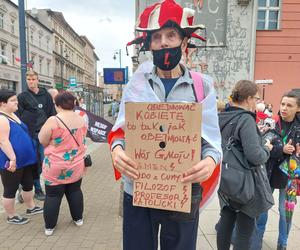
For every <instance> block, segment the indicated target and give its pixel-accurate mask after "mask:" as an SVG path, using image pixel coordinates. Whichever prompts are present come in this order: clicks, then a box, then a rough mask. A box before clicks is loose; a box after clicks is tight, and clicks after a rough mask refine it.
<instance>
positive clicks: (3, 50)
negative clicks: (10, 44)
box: [0, 43, 6, 56]
mask: <svg viewBox="0 0 300 250" xmlns="http://www.w3.org/2000/svg"><path fill="white" fill-rule="evenodd" d="M0 48H1V55H3V56H5V55H6V44H5V43H1V46H0Z"/></svg>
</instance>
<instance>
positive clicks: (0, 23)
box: [0, 11, 5, 29]
mask: <svg viewBox="0 0 300 250" xmlns="http://www.w3.org/2000/svg"><path fill="white" fill-rule="evenodd" d="M0 16H1V17H0V29H4V18H5V13H3V12H2V11H0Z"/></svg>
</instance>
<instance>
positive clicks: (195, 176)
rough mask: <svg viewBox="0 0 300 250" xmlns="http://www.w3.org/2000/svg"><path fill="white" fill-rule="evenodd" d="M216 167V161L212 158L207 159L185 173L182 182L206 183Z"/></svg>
mask: <svg viewBox="0 0 300 250" xmlns="http://www.w3.org/2000/svg"><path fill="white" fill-rule="evenodd" d="M215 167H216V163H215V161H214V160H213V159H212V158H211V157H206V158H205V159H203V160H202V161H200V162H198V163H197V164H196V165H195V166H193V167H191V168H190V169H188V170H187V171H186V172H184V173H183V178H182V182H183V183H187V182H191V183H197V182H203V181H206V180H207V179H208V178H209V177H210V176H211V175H212V173H213V171H214V169H215Z"/></svg>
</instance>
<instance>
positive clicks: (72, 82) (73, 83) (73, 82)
mask: <svg viewBox="0 0 300 250" xmlns="http://www.w3.org/2000/svg"><path fill="white" fill-rule="evenodd" d="M69 87H70V88H76V87H77V82H76V77H70V78H69Z"/></svg>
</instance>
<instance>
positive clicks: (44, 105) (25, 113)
mask: <svg viewBox="0 0 300 250" xmlns="http://www.w3.org/2000/svg"><path fill="white" fill-rule="evenodd" d="M26 81H27V86H28V90H26V91H24V92H22V93H21V94H19V95H18V103H19V104H18V112H17V115H18V116H19V118H20V119H21V120H22V121H23V122H24V123H25V124H26V125H27V126H28V129H29V134H30V136H31V137H32V139H33V142H34V144H35V145H36V149H37V155H38V164H37V168H36V169H35V170H34V173H33V177H34V187H35V195H34V196H35V198H36V199H38V200H44V199H45V195H44V192H43V190H42V187H41V184H40V174H41V167H42V162H43V160H44V148H43V146H42V145H41V144H40V142H39V140H38V133H39V131H40V129H41V127H42V126H43V125H44V123H45V122H46V120H47V119H48V118H49V117H50V116H53V115H55V114H56V111H55V106H54V103H53V101H52V97H51V95H50V94H49V93H48V91H47V90H46V89H45V88H41V87H39V86H38V83H39V78H38V74H37V73H36V72H35V71H27V73H26Z"/></svg>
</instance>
